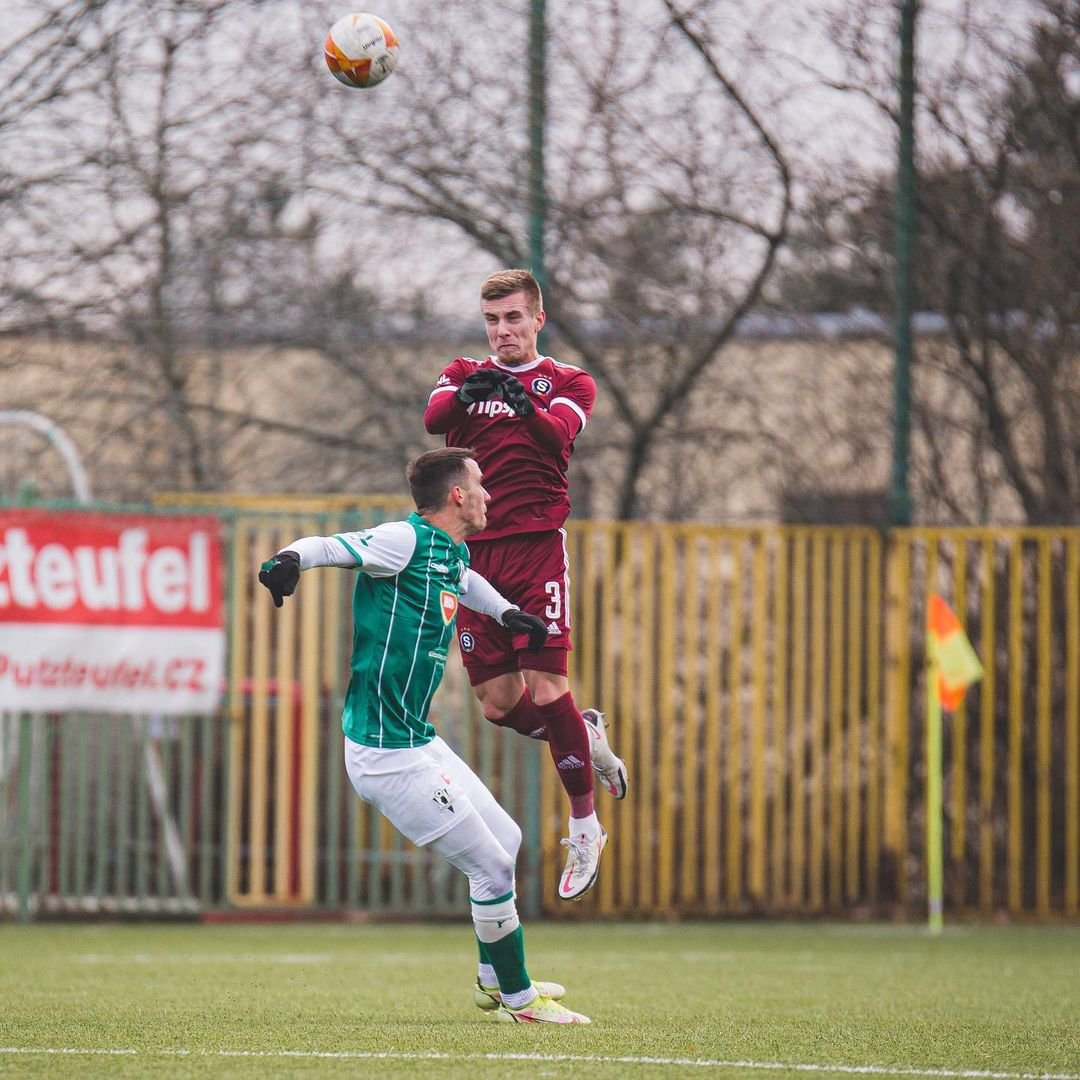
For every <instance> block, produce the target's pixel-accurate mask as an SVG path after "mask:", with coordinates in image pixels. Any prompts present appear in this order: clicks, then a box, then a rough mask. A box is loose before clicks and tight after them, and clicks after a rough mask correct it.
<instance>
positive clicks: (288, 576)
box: [259, 551, 300, 607]
mask: <svg viewBox="0 0 1080 1080" xmlns="http://www.w3.org/2000/svg"><path fill="white" fill-rule="evenodd" d="M299 581H300V556H299V555H297V554H296V552H295V551H279V552H278V553H277V554H276V555H275V556H274V557H273V558H272V559H267V560H266V562H264V563H263V564H262V567H261V568H260V570H259V584H260V585H265V586H266V587H267V588H268V589H269V590H270V595H271V596H272V597H273V598H274V607H281V605H282V604H283V603H285V597H286V596H292V594H293V593H294V592H296V586H297V584H298V583H299Z"/></svg>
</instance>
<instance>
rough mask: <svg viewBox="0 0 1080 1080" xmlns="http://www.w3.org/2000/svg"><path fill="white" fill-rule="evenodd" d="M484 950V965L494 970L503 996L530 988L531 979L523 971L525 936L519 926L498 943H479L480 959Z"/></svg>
mask: <svg viewBox="0 0 1080 1080" xmlns="http://www.w3.org/2000/svg"><path fill="white" fill-rule="evenodd" d="M485 950H486V951H487V955H488V959H487V961H486V963H489V964H491V966H492V967H493V968H494V969H495V974H496V975H498V976H499V989H500V990H501V991H502V992H503V993H504V994H517V993H520V992H521V991H522V990H528V988H529V987H530V986H532V979H530V978H529V973H528V972H527V971H526V970H525V935H524V933H523V932H522V929H521V927H520V926H518V927H517V928H516V929H515V930H513V931H512V932H511V933H509V934H507V935H506V937H502V938H499V940H498V941H487V942H480V956H481V957H483V955H484V951H485Z"/></svg>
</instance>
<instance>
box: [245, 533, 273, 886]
mask: <svg viewBox="0 0 1080 1080" xmlns="http://www.w3.org/2000/svg"><path fill="white" fill-rule="evenodd" d="M255 545H256V550H257V551H260V552H263V551H265V552H268V553H269V552H271V551H273V550H275V545H274V541H273V537H272V536H271V535H270V534H269V533H268V532H267V531H265V530H260V531H259V532H258V533H257V534H256V539H255ZM260 557H261V556H260ZM270 614H271V611H270V604H269V599H268V598H267V597H266V596H265V595H263V596H262V597H259V601H258V602H255V603H253V604H252V611H251V620H252V624H253V625H252V633H251V637H252V645H251V680H250V682H251V695H250V700H251V706H250V709H249V713H248V715H249V717H250V719H249V721H248V731H249V733H250V734H249V740H250V741H249V745H248V761H247V766H248V777H247V800H246V802H247V848H248V856H247V877H248V885H247V889H246V890H245V894H244V899H245V900H247V901H250V902H253V903H257V904H261V903H265V902H266V889H267V881H266V869H267V867H266V861H267V860H266V855H267V841H268V832H269V829H268V824H269V823H268V821H267V779H268V777H267V769H268V768H269V759H270Z"/></svg>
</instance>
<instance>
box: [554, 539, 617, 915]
mask: <svg viewBox="0 0 1080 1080" xmlns="http://www.w3.org/2000/svg"><path fill="white" fill-rule="evenodd" d="M600 529H601V533H600V535H601V538H602V540H603V552H602V559H601V562H600V571H599V582H598V589H599V592H600V628H599V631H600V632H599V634H598V637H597V642H596V649H597V654H598V660H597V663H598V664H599V668H600V685H599V687H598V691H599V695H600V697H599V705H598V708H600V709H605V710H609V711H611V710H612V707H613V706H614V705H615V703H616V701H617V696H618V685H619V683H618V677H617V667H616V656H617V653H618V642H617V641H616V638H615V627H616V600H617V597H618V589H617V587H616V585H615V583H616V582H617V581H618V569H617V568H618V564H617V562H616V559H615V543H616V539H615V529H614V528H613V526H612V525H611V523H610V522H608V523H604V524H603V525H601V526H600ZM621 720H622V718H621V717H620V716H618V715H615V717H614V721H615V739H616V745H617V746H618V747H619V750H618V752H619V753H620V754H622V755H625V754H626V752H627V751H626V750H625V749H624V748H623V736H624V734H625V733H626V730H627V728H628V727H629V726H630V725H629V724H624V723H622V722H621ZM535 760H536V759H535V757H534V758H533V761H534V762H535ZM533 771H535V769H534V770H533ZM609 813H611V814H612V820H613V821H614V822H615V828H616V829H618V831H619V835H620V836H621V837H623V839H622V841H621V843H622V844H627V846H629V845H628V840H629V836H630V835H631V834H630V833H629V832H627V833H624V832H623V822H624V821H625V820H626V800H625V799H623V800H621V801H620V802H618V803H617V804H616V805H615V806H614V807H613V808H612V810H610V811H609ZM615 861H616V862H617V861H618V860H615ZM617 878H618V875H617V874H608V875H606V885H605V887H604V891H603V892H602V893H601V894H600V896H601V901H602V903H601V910H602V911H603V912H604V914H614V913H615V911H616V907H617V900H618V881H617ZM538 909H539V905H537V910H538Z"/></svg>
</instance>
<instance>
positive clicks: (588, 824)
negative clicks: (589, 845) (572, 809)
mask: <svg viewBox="0 0 1080 1080" xmlns="http://www.w3.org/2000/svg"><path fill="white" fill-rule="evenodd" d="M599 835H600V819H599V818H598V817H597V816H596V814H595V813H592V814H590V815H589V816H588V817H572V818H571V819H570V839H571V840H576V839H577V838H578V837H579V836H584V837H585V839H586V840H595V839H596V838H597V837H598V836H599Z"/></svg>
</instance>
